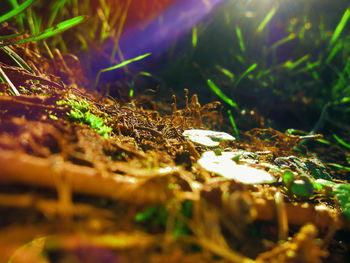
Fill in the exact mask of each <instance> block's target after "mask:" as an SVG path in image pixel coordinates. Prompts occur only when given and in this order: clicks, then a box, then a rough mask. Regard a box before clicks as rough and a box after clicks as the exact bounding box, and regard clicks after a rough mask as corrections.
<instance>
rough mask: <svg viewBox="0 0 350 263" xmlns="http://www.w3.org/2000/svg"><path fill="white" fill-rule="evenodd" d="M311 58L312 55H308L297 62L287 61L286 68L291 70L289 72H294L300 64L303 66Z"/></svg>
mask: <svg viewBox="0 0 350 263" xmlns="http://www.w3.org/2000/svg"><path fill="white" fill-rule="evenodd" d="M309 58H310V55H309V54H307V55H305V56H303V57H301V58H299V59H298V60H297V61H295V62H290V61H287V62H286V63H284V66H285V67H286V68H287V69H289V70H293V69H295V68H296V67H297V66H299V65H300V64H302V63H303V62H305V61H306V60H308V59H309Z"/></svg>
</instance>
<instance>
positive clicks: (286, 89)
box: [1, 0, 350, 138]
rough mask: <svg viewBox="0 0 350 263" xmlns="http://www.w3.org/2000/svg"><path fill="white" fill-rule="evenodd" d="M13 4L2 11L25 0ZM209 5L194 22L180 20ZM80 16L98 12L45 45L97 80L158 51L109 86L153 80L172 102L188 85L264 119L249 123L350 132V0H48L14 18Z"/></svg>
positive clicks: (49, 20) (32, 21) (8, 1)
mask: <svg viewBox="0 0 350 263" xmlns="http://www.w3.org/2000/svg"><path fill="white" fill-rule="evenodd" d="M3 2H5V3H3V4H2V6H1V13H5V12H6V11H8V10H10V9H12V8H16V7H18V5H19V4H21V3H24V2H25V1H20V0H5V1H3ZM203 7H205V8H206V9H205V8H204V9H203ZM214 7H215V8H214ZM167 10H172V11H171V12H168V11H167ZM203 10H206V11H203ZM208 10H210V12H208ZM199 12H203V15H202V16H201V19H199V20H198V19H197V20H196V21H195V20H193V21H192V23H191V21H190V19H189V18H188V19H187V20H186V19H184V20H181V19H180V18H181V17H186V16H187V17H189V16H191V14H195V13H199ZM79 15H86V16H88V19H87V20H86V21H85V22H84V23H82V24H80V25H79V26H77V27H75V28H73V29H71V30H68V31H66V32H64V33H62V34H60V35H58V36H56V37H53V38H50V39H47V41H46V42H44V43H45V44H47V46H48V47H49V49H50V50H54V49H55V48H59V49H60V50H61V52H63V53H64V52H72V53H74V54H76V55H78V56H79V58H80V60H81V61H82V65H83V67H84V69H85V74H86V76H87V77H90V79H91V83H92V85H91V87H93V82H94V78H95V77H96V75H97V73H98V71H99V70H101V69H102V68H106V67H109V66H112V65H115V64H117V63H120V62H121V61H123V60H126V59H130V58H132V57H133V56H137V55H141V54H143V53H146V52H152V55H151V56H150V57H148V58H146V59H145V60H142V61H139V62H137V63H135V64H133V65H131V66H129V67H127V68H126V69H125V70H123V71H118V72H107V73H106V74H104V75H103V79H101V85H103V83H106V82H108V83H109V84H108V85H109V90H110V93H111V94H112V95H115V96H118V94H119V93H118V92H117V91H118V90H120V89H122V88H123V87H126V88H132V89H135V90H136V92H139V93H142V92H143V91H144V90H146V88H152V89H155V90H157V92H158V94H159V96H161V97H162V98H163V99H164V100H168V101H170V100H171V93H174V94H178V97H181V96H182V97H183V96H184V91H183V90H184V89H188V90H189V93H190V95H191V94H195V93H197V94H198V96H199V100H200V102H201V103H202V104H204V103H207V102H210V101H213V100H221V101H222V102H223V105H225V110H224V111H223V113H224V115H227V114H226V113H227V110H232V112H233V116H234V117H235V118H236V121H237V124H238V126H239V128H241V129H250V128H254V125H255V126H256V125H257V122H255V123H252V124H251V125H250V126H249V125H244V124H242V125H241V126H240V123H242V120H243V119H245V118H248V117H247V115H251V116H250V118H252V116H253V117H254V116H255V117H256V118H257V116H258V117H259V118H260V119H261V118H263V121H260V122H259V125H260V126H264V127H273V128H276V129H279V130H282V131H284V130H286V129H288V128H294V129H301V130H304V131H306V132H312V131H313V132H324V133H330V134H332V133H337V134H340V137H342V138H344V136H347V135H348V134H349V132H350V125H349V124H348V123H350V114H349V113H350V58H349V57H350V56H349V52H350V35H349V31H350V22H348V19H349V17H350V3H349V1H348V0H333V1H329V0H307V1H305V0H226V1H220V0H197V1H192V0H188V1H187V0H158V1H157V0H138V1H136V0H50V1H47V0H45V1H43V0H38V1H35V3H34V4H33V5H32V6H31V7H30V8H28V9H27V10H26V11H25V12H23V13H22V14H21V15H18V16H17V17H16V18H14V19H11V20H9V21H8V22H9V24H10V25H11V26H13V27H14V28H15V29H16V30H17V31H18V32H20V33H23V32H26V33H28V34H29V35H37V34H38V33H39V32H42V31H43V30H45V29H46V28H49V27H51V26H53V25H55V24H57V23H60V22H61V21H64V20H67V19H70V18H73V17H77V16H79ZM170 15H173V17H170V18H167V16H170ZM177 19H179V20H177ZM164 21H165V22H164ZM169 21H174V24H175V21H180V22H181V21H183V25H184V26H183V27H181V24H176V28H175V27H171V26H170V25H169V23H170V22H169ZM189 24H190V25H191V27H188V25H189ZM185 25H186V26H185ZM153 31H157V32H161V34H154V35H153V34H152V32H153ZM160 36H161V37H160ZM152 37H153V38H157V39H151V40H150V39H149V38H152ZM39 45H43V43H39ZM130 47H135V48H134V49H133V50H132V49H131V48H130ZM46 49H47V48H46ZM129 50H131V51H130V52H129ZM145 72H147V74H146V73H145ZM136 80H137V81H136ZM209 83H210V84H212V85H208V84H209ZM213 86H214V87H213ZM91 87H87V88H91ZM213 88H214V89H215V88H216V89H219V90H220V91H221V94H224V95H226V96H227V98H229V99H230V101H232V102H233V104H231V105H230V103H228V104H227V103H225V98H223V97H222V96H221V97H220V96H218V95H217V94H218V93H217V92H215V91H214V90H213ZM169 91H170V93H169ZM179 101H180V102H181V100H179ZM226 102H227V100H226ZM233 105H234V106H233ZM236 105H237V106H236ZM231 108H232V109H231Z"/></svg>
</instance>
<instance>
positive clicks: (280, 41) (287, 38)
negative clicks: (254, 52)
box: [270, 33, 296, 50]
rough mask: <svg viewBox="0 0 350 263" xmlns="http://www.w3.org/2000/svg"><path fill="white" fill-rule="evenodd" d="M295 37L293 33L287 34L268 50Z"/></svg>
mask: <svg viewBox="0 0 350 263" xmlns="http://www.w3.org/2000/svg"><path fill="white" fill-rule="evenodd" d="M295 37H296V35H295V34H294V33H291V34H289V35H288V36H286V37H284V38H282V39H280V40H278V41H276V42H275V43H274V44H273V45H272V46H271V47H270V50H274V49H276V48H277V47H279V46H280V45H283V44H285V43H287V42H288V41H291V40H293V39H294V38H295Z"/></svg>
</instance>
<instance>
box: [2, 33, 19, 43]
mask: <svg viewBox="0 0 350 263" xmlns="http://www.w3.org/2000/svg"><path fill="white" fill-rule="evenodd" d="M21 35H23V33H16V34H11V35H5V36H0V41H3V40H7V39H14V38H16V37H19V36H21Z"/></svg>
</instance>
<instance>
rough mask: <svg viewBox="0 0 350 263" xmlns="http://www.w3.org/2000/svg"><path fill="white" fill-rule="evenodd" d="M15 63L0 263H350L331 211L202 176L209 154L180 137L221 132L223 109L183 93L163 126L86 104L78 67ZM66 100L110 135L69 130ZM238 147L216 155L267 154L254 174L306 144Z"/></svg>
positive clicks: (0, 200)
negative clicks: (232, 152) (101, 124)
mask: <svg viewBox="0 0 350 263" xmlns="http://www.w3.org/2000/svg"><path fill="white" fill-rule="evenodd" d="M14 51H15V52H16V53H18V54H20V55H21V56H22V57H23V58H24V59H25V60H26V62H27V63H28V64H29V65H30V66H31V67H32V68H33V72H30V71H27V70H23V69H20V68H18V67H17V66H14V65H13V63H9V61H8V60H6V59H5V58H2V59H1V61H0V62H1V64H0V67H1V68H2V69H3V71H4V72H5V73H6V75H7V76H8V77H9V79H10V80H11V81H12V82H13V84H14V85H15V87H17V88H18V90H19V92H20V94H21V95H20V96H12V95H11V94H10V93H9V86H8V84H1V86H0V89H1V90H0V91H1V92H2V93H1V94H2V96H0V116H1V118H0V169H1V170H0V214H1V217H0V262H8V260H9V259H10V258H11V257H12V261H11V262H196V261H197V262H323V261H330V262H345V261H346V258H345V255H346V252H347V251H348V250H349V247H350V246H349V240H348V241H346V240H345V239H344V236H346V233H347V231H349V229H350V224H349V222H348V221H347V219H346V218H345V217H344V216H342V214H341V212H340V211H339V208H338V207H336V206H335V205H334V202H332V200H325V198H323V199H322V198H319V199H317V200H313V201H312V202H311V201H310V200H308V202H306V201H305V200H304V201H303V200H300V199H299V200H297V199H293V198H291V197H289V196H288V195H287V193H286V192H285V191H283V189H281V184H280V183H276V184H273V185H244V184H242V183H237V182H235V181H234V180H232V179H225V178H222V177H218V176H217V175H215V174H212V173H209V172H207V171H205V170H204V169H203V168H201V167H200V166H199V165H198V164H197V163H196V161H197V160H198V159H199V158H200V156H201V153H203V152H204V151H206V150H208V148H206V147H203V146H199V145H196V144H195V143H192V142H190V141H188V140H186V139H185V138H184V136H183V135H182V132H183V131H184V130H186V129H194V128H202V129H217V130H220V129H221V127H223V126H224V125H225V124H224V120H223V118H222V116H221V113H220V105H219V104H220V103H217V102H213V103H211V104H208V105H204V106H202V105H200V104H199V102H198V99H197V96H196V95H194V96H192V98H188V96H189V95H188V94H187V93H186V94H185V95H184V101H185V102H186V103H185V106H184V108H183V109H178V108H177V105H176V101H175V102H174V103H173V104H172V105H171V108H172V110H171V112H170V113H168V114H166V113H165V112H166V111H164V110H163V107H162V106H161V105H162V104H161V103H162V102H161V101H159V102H155V101H152V98H151V97H145V96H143V97H141V96H140V97H139V98H136V99H135V100H133V101H131V102H127V101H117V100H115V99H111V98H107V97H101V96H100V95H99V94H91V93H88V92H86V91H85V90H84V89H83V88H82V87H84V85H85V84H86V79H85V78H84V77H83V74H82V72H81V69H80V66H79V61H78V60H77V59H75V58H74V56H72V55H61V54H60V53H59V52H58V51H57V52H56V53H57V54H56V56H55V58H54V59H46V58H44V57H43V56H42V55H40V54H39V52H38V50H37V49H36V47H35V46H33V45H29V46H24V47H18V48H16V49H14ZM62 80H63V82H64V83H63V82H62ZM72 95H74V96H72ZM68 100H73V101H75V103H80V104H86V105H88V107H89V112H91V113H92V114H94V115H95V116H97V117H99V118H102V119H103V120H104V124H105V125H106V126H108V127H110V128H112V131H111V132H110V133H108V134H103V133H100V134H99V132H98V131H97V130H96V129H93V128H92V127H91V125H89V124H88V123H86V122H84V121H82V120H78V119H74V118H73V117H72V115H71V114H70V113H71V111H70V110H71V108H72V107H71V106H67V103H66V104H62V103H57V102H59V101H66V102H67V101H68ZM145 105H152V107H153V108H152V109H150V108H149V107H145ZM69 114H70V117H69V116H68V115H69ZM256 123H257V125H260V124H261V123H262V120H261V119H258V120H256ZM257 127H258V126H257ZM101 134H102V135H101ZM103 135H105V136H103ZM241 136H242V138H241V140H240V141H239V142H237V141H235V142H222V143H221V144H220V146H219V148H220V149H221V150H224V149H225V151H227V150H237V149H243V150H246V151H250V152H262V151H265V152H266V151H269V153H270V154H269V155H267V157H261V158H260V160H259V162H271V163H272V162H273V160H274V159H275V158H277V157H281V156H290V155H295V152H294V151H293V150H292V148H293V147H294V146H296V145H297V144H298V143H299V142H300V141H301V140H302V137H299V136H290V135H286V134H283V133H280V132H277V131H274V130H272V129H254V130H252V131H250V132H247V133H245V134H241ZM310 154H311V153H310ZM262 156H264V155H262ZM186 207H187V208H186ZM188 207H190V208H189V210H186V209H188ZM147 209H148V210H147ZM145 211H151V212H150V213H153V214H152V215H151V216H150V217H149V218H147V217H146V216H145ZM185 211H190V212H188V213H187V214H186V212H185ZM140 214H141V215H143V216H144V218H143V219H142V218H141V219H140ZM138 216H139V217H138ZM176 231H180V233H177V234H176V233H175V232H176ZM340 241H341V242H340Z"/></svg>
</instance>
